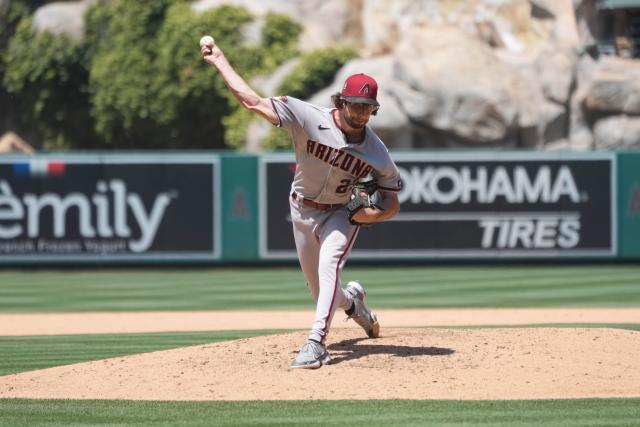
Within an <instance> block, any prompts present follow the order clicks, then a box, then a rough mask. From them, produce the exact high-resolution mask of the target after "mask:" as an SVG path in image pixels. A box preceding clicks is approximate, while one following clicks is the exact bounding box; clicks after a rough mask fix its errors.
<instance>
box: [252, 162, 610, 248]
mask: <svg viewBox="0 0 640 427" xmlns="http://www.w3.org/2000/svg"><path fill="white" fill-rule="evenodd" d="M391 157H392V158H393V160H394V161H396V162H401V161H425V160H428V161H432V162H447V161H471V162H489V161H492V162H500V161H510V162H511V161H521V162H526V161H545V160H547V161H575V160H584V161H588V160H608V161H609V162H610V165H611V167H610V177H609V178H610V179H609V182H610V191H611V206H610V214H611V224H610V226H611V230H610V232H611V246H610V248H609V249H573V250H562V251H560V250H557V249H556V250H548V251H545V252H541V251H537V250H527V249H520V250H516V251H510V252H508V251H505V250H500V251H498V250H486V249H471V250H469V249H460V250H451V249H448V250H444V249H423V250H404V249H395V250H394V249H378V250H371V249H357V248H356V249H353V251H352V252H351V255H350V259H353V260H362V259H376V260H382V259H384V260H403V259H406V260H420V259H424V260H430V259H443V258H452V259H469V258H478V259H481V258H503V259H522V258H535V259H548V258H557V257H561V258H563V259H571V258H582V257H588V258H599V257H607V258H608V257H615V256H616V255H617V252H618V234H617V230H618V226H617V223H618V215H617V193H616V188H617V179H618V178H617V176H618V175H617V157H616V154H615V153H614V152H610V151H591V152H583V153H582V152H568V151H550V152H538V151H536V152H520V151H494V152H491V151H479V152H474V151H465V152H460V153H454V152H444V153H443V152H428V151H421V152H416V153H409V152H406V151H405V152H402V151H400V152H396V153H391ZM283 162H291V163H293V162H295V157H294V153H293V152H290V153H282V154H269V155H265V156H261V157H260V159H259V165H258V167H259V171H258V177H259V192H260V209H259V215H260V218H259V229H260V235H259V256H260V259H263V260H292V259H297V253H296V251H295V250H271V251H269V250H268V248H267V238H268V218H267V203H268V200H267V196H266V193H267V188H268V187H267V172H266V169H267V164H269V163H283Z"/></svg>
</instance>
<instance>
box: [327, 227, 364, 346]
mask: <svg viewBox="0 0 640 427" xmlns="http://www.w3.org/2000/svg"><path fill="white" fill-rule="evenodd" d="M359 230H360V226H357V227H356V228H355V230H354V231H353V236H351V239H349V243H347V247H346V249H345V250H344V252H342V255H340V259H339V260H338V265H336V281H335V283H334V284H333V297H332V298H331V305H330V306H329V312H328V313H327V320H325V322H324V328H322V343H323V344H324V340H325V339H326V338H327V334H328V333H329V318H330V317H331V313H333V306H334V304H335V303H336V294H337V293H338V288H339V287H340V264H342V259H343V258H344V257H345V255H347V253H349V251H350V250H351V247H352V246H353V243H354V242H355V240H356V236H357V235H358V231H359Z"/></svg>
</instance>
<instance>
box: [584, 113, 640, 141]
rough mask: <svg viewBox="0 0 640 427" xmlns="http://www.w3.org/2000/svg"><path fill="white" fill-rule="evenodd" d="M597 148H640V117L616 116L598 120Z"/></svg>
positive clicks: (595, 131) (595, 133)
mask: <svg viewBox="0 0 640 427" xmlns="http://www.w3.org/2000/svg"><path fill="white" fill-rule="evenodd" d="M594 135H595V148H599V149H618V148H640V117H627V116H614V117H607V118H604V119H601V120H598V121H597V122H596V124H595V127H594Z"/></svg>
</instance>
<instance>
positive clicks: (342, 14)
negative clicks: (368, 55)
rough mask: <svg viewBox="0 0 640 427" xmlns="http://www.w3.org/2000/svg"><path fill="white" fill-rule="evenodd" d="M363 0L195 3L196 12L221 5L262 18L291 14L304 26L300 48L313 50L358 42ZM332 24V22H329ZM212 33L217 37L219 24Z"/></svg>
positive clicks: (204, 0)
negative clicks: (230, 6) (272, 14)
mask: <svg viewBox="0 0 640 427" xmlns="http://www.w3.org/2000/svg"><path fill="white" fill-rule="evenodd" d="M360 2H361V0H358V1H343V0H305V1H299V0H260V1H258V0H197V1H195V2H193V3H192V8H193V10H195V11H198V12H202V11H205V10H208V9H211V8H215V7H219V6H221V5H235V6H242V7H244V8H246V9H247V10H248V11H249V12H250V13H251V14H252V15H254V16H255V17H256V18H258V19H260V18H261V17H263V16H264V15H265V14H267V13H268V12H274V13H281V14H284V15H288V16H289V17H291V18H292V19H294V20H295V21H298V22H299V23H300V24H302V25H303V27H304V30H303V33H302V35H301V37H300V49H301V50H302V51H309V50H313V49H319V48H323V47H327V46H330V45H333V44H336V43H344V42H348V41H351V42H355V41H357V40H358V39H359V38H360V34H361V28H360V19H359V18H360ZM328 23H330V25H327V24H328ZM211 34H212V35H213V36H214V37H216V38H222V37H224V35H223V34H216V30H215V27H214V28H212V29H211Z"/></svg>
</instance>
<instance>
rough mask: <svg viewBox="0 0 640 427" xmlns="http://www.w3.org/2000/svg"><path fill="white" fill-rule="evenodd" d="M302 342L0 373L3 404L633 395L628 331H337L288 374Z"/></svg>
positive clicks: (299, 337) (632, 339) (278, 338)
mask: <svg viewBox="0 0 640 427" xmlns="http://www.w3.org/2000/svg"><path fill="white" fill-rule="evenodd" d="M334 322H339V320H337V319H336V320H335V321H334ZM496 323H498V322H496ZM383 326H384V324H383ZM305 338H306V332H294V333H287V334H280V335H271V336H262V337H257V338H250V339H242V340H236V341H231V342H222V343H216V344H209V345H200V346H193V347H185V348H179V349H174V350H168V351H159V352H153V353H145V354H137V355H132V356H128V357H118V358H113V359H105V360H100V361H95V362H87V363H80V364H75V365H67V366H59V367H55V368H49V369H43V370H38V371H31V372H24V373H20V374H15V375H8V376H4V377H0V398H8V397H24V398H37V399H45V398H60V399H131V400H306V399H491V400H493V399H561V398H594V397H602V398H605V397H607V398H608V397H640V358H639V357H638V354H640V332H635V331H629V330H622V329H609V328H549V327H541V328H490V329H442V328H424V327H420V328H388V327H387V328H385V327H383V330H382V337H381V338H378V339H367V338H366V337H365V336H364V334H363V333H362V331H361V330H360V329H357V328H347V329H345V328H340V329H334V330H332V332H331V335H330V338H329V340H328V344H329V345H328V348H329V351H330V352H331V354H332V357H333V363H332V364H331V365H328V366H324V367H322V368H321V369H318V370H313V371H306V370H302V371H301V370H291V369H289V363H290V362H291V360H292V359H293V358H294V357H295V353H296V351H297V350H298V348H299V346H300V345H301V344H302V342H303V341H304V339H305Z"/></svg>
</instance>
